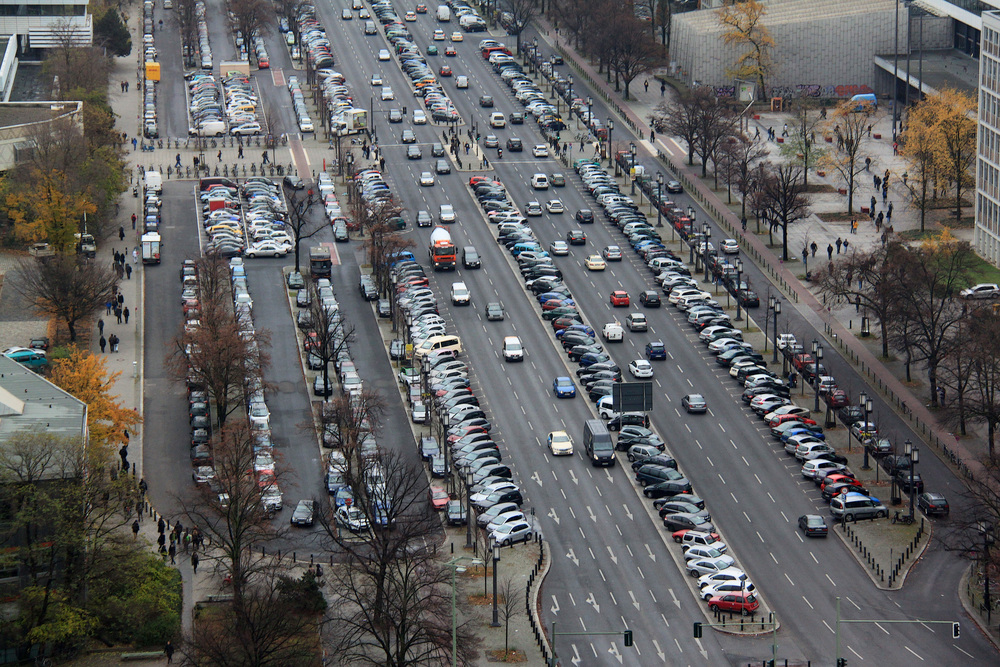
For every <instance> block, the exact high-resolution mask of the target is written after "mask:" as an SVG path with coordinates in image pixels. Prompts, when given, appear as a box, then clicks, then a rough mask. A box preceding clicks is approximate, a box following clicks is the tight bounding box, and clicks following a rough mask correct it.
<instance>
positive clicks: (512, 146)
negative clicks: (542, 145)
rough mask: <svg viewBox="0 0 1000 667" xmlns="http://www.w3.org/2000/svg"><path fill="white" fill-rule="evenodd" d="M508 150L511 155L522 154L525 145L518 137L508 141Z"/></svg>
mask: <svg viewBox="0 0 1000 667" xmlns="http://www.w3.org/2000/svg"><path fill="white" fill-rule="evenodd" d="M507 150H509V151H510V152H511V153H520V152H521V151H523V150H524V143H523V142H522V141H521V140H520V139H519V138H517V137H511V138H509V139H507Z"/></svg>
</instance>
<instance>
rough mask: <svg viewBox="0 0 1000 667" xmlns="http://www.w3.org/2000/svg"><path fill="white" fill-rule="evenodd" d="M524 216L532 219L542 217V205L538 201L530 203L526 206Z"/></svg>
mask: <svg viewBox="0 0 1000 667" xmlns="http://www.w3.org/2000/svg"><path fill="white" fill-rule="evenodd" d="M524 214H525V215H528V216H532V217H534V216H538V215H541V214H542V205H541V204H539V203H538V202H536V201H529V202H528V203H527V204H525V205H524Z"/></svg>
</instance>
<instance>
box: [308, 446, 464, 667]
mask: <svg viewBox="0 0 1000 667" xmlns="http://www.w3.org/2000/svg"><path fill="white" fill-rule="evenodd" d="M359 462H360V464H361V467H360V469H357V470H352V471H349V472H348V473H346V474H345V476H344V477H345V481H346V482H347V483H348V484H349V485H350V487H351V488H352V489H353V490H354V492H355V505H356V506H357V507H358V509H360V510H361V511H362V512H363V513H364V514H365V516H366V517H367V518H368V521H369V523H370V525H371V526H372V528H371V529H370V530H367V531H362V532H359V533H357V534H353V535H347V534H345V532H346V531H344V532H342V531H341V530H340V529H339V528H338V527H337V525H336V523H335V521H336V520H335V518H334V517H332V516H330V515H324V517H323V520H322V522H323V526H324V528H325V529H326V532H327V535H328V536H329V537H330V539H331V540H332V541H333V542H334V543H335V544H336V546H337V547H338V548H339V549H340V550H341V551H342V553H343V556H344V562H343V564H342V565H341V566H339V567H336V568H332V569H331V579H332V580H333V582H334V585H335V587H336V589H337V590H338V591H340V594H341V600H340V602H339V604H337V605H335V606H334V607H333V609H332V612H331V627H332V630H333V631H332V632H331V633H330V634H331V636H332V637H333V638H334V639H333V642H334V643H333V647H332V648H333V650H334V651H335V652H336V654H337V655H338V656H340V660H341V662H343V663H345V664H368V665H388V666H400V667H401V666H403V665H430V664H439V663H441V662H442V661H444V660H445V659H446V658H447V657H448V656H450V654H451V643H452V635H451V623H452V615H451V585H450V584H451V576H452V573H451V571H450V570H449V569H448V568H447V567H444V566H443V565H442V562H441V560H440V558H439V554H437V553H436V547H435V546H434V545H435V544H436V543H437V541H438V535H439V534H440V531H441V522H440V519H439V518H438V517H437V516H436V515H434V514H433V513H432V512H431V511H430V508H429V506H428V504H427V502H426V500H425V496H426V488H427V481H426V478H425V476H424V473H423V470H422V468H421V466H419V465H418V464H416V463H409V462H407V461H406V460H405V458H404V456H403V455H402V454H400V453H399V452H396V451H380V452H379V453H378V454H377V455H376V456H374V457H359ZM376 470H377V471H378V473H377V479H378V480H380V481H375V475H376V472H375V471H376ZM458 638H459V641H458V650H459V655H458V656H457V661H458V662H459V664H467V663H468V662H469V661H470V660H471V659H472V656H473V655H474V654H475V650H476V643H475V640H474V637H473V635H472V632H471V630H470V628H469V626H468V624H467V623H463V624H461V625H460V626H459V627H458Z"/></svg>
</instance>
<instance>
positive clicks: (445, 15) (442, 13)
mask: <svg viewBox="0 0 1000 667" xmlns="http://www.w3.org/2000/svg"><path fill="white" fill-rule="evenodd" d="M437 19H438V22H440V23H448V22H449V21H451V8H450V7H448V5H438V10H437Z"/></svg>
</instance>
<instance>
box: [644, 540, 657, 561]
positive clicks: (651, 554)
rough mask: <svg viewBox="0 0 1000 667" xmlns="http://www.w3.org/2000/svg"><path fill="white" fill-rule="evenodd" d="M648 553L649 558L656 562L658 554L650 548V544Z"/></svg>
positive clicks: (647, 546) (647, 549)
mask: <svg viewBox="0 0 1000 667" xmlns="http://www.w3.org/2000/svg"><path fill="white" fill-rule="evenodd" d="M646 553H648V554H649V560H651V561H653V562H654V563H655V562H656V556H655V555H654V554H653V550H652V549H650V548H649V545H648V544H647V545H646Z"/></svg>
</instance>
